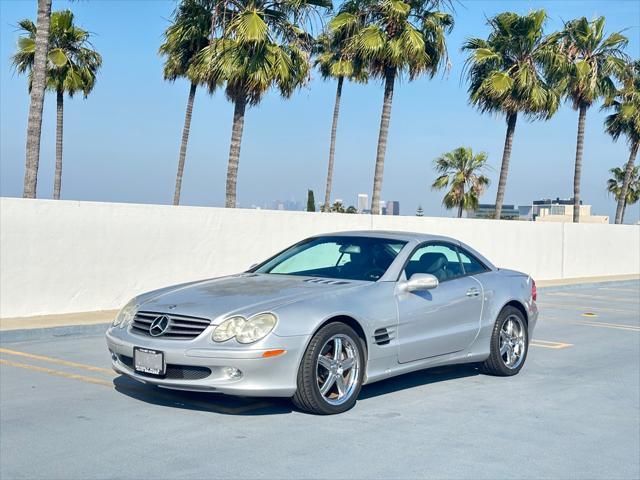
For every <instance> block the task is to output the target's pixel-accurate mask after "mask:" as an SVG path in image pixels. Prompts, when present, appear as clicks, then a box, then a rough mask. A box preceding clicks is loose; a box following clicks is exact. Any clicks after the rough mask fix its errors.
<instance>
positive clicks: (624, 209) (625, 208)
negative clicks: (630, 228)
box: [620, 200, 627, 223]
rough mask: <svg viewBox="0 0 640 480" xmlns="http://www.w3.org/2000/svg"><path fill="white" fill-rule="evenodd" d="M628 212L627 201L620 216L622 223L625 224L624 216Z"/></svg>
mask: <svg viewBox="0 0 640 480" xmlns="http://www.w3.org/2000/svg"><path fill="white" fill-rule="evenodd" d="M626 211H627V202H626V200H625V202H624V205H623V206H622V215H621V216H620V223H623V222H624V214H625V212H626Z"/></svg>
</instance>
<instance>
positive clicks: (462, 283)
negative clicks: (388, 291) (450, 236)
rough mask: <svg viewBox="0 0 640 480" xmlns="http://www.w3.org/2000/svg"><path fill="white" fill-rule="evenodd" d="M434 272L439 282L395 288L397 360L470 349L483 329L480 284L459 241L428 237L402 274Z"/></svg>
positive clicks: (410, 360) (414, 253) (417, 358)
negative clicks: (408, 289) (430, 286)
mask: <svg viewBox="0 0 640 480" xmlns="http://www.w3.org/2000/svg"><path fill="white" fill-rule="evenodd" d="M414 273H430V274H432V275H435V276H436V277H437V278H438V280H439V282H440V283H439V285H438V286H437V287H436V288H434V289H430V290H422V291H413V292H400V291H398V292H397V293H396V302H397V306H398V361H399V362H400V363H406V362H412V361H414V360H420V359H424V358H429V357H435V356H438V355H444V354H447V353H453V352H458V351H461V350H464V349H465V348H467V347H468V346H469V345H470V344H471V342H473V340H474V339H475V337H476V335H477V333H478V330H479V328H480V315H481V313H482V302H483V295H482V286H481V284H480V282H478V281H477V280H475V279H474V278H473V277H471V276H469V275H465V270H464V267H463V265H462V263H461V261H460V257H459V255H458V250H457V247H456V246H455V245H452V244H449V243H443V242H430V243H426V244H423V245H421V246H419V247H418V248H416V249H415V251H414V252H413V253H412V255H411V257H410V258H409V261H408V262H407V265H406V266H405V270H404V273H403V275H402V277H406V278H407V279H408V278H410V277H411V275H413V274H414Z"/></svg>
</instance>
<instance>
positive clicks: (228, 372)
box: [222, 367, 242, 378]
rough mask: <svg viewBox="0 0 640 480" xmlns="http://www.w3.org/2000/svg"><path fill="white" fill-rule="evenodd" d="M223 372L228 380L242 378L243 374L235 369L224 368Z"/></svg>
mask: <svg viewBox="0 0 640 480" xmlns="http://www.w3.org/2000/svg"><path fill="white" fill-rule="evenodd" d="M222 372H223V373H224V376H225V377H227V378H240V377H241V376H242V372H241V371H240V370H238V369H237V368H235V367H222Z"/></svg>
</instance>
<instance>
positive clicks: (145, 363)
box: [133, 347, 165, 375]
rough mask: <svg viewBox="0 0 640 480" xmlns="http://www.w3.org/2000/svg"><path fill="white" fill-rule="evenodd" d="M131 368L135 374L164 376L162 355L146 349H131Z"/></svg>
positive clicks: (156, 351)
mask: <svg viewBox="0 0 640 480" xmlns="http://www.w3.org/2000/svg"><path fill="white" fill-rule="evenodd" d="M133 367H134V369H135V371H136V372H142V373H147V374H149V375H164V373H165V365H164V353H163V352H159V351H158V350H150V349H148V348H141V347H133Z"/></svg>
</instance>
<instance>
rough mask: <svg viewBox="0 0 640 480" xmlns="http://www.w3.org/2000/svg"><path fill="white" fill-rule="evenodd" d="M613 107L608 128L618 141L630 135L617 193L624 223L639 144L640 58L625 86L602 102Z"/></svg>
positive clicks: (618, 213) (619, 216) (619, 220)
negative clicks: (619, 188) (627, 155)
mask: <svg viewBox="0 0 640 480" xmlns="http://www.w3.org/2000/svg"><path fill="white" fill-rule="evenodd" d="M603 108H605V109H613V113H612V114H610V115H608V116H607V118H606V119H605V122H604V124H605V130H606V132H607V133H609V135H611V136H612V137H613V140H614V141H616V140H618V138H620V135H624V136H625V137H627V143H628V144H629V160H628V161H627V164H626V167H625V170H624V172H625V173H624V175H623V178H622V183H621V191H620V194H619V195H617V196H616V198H617V199H618V206H617V207H616V217H615V223H622V220H623V217H624V207H625V201H626V200H627V189H628V188H629V183H630V182H631V181H632V179H633V178H635V177H634V176H633V169H634V166H633V165H634V163H635V160H636V156H637V154H638V146H640V60H636V61H635V62H633V63H631V64H630V65H629V68H628V69H627V72H626V74H625V75H624V78H623V86H622V88H621V89H620V90H618V91H616V94H615V96H614V97H612V98H607V99H606V100H605V104H604V106H603Z"/></svg>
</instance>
